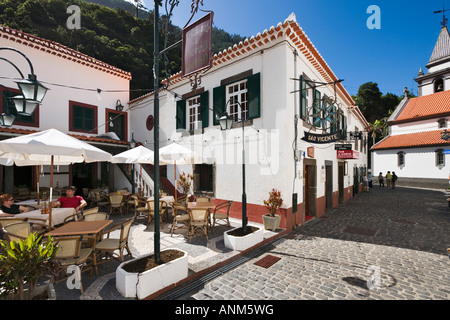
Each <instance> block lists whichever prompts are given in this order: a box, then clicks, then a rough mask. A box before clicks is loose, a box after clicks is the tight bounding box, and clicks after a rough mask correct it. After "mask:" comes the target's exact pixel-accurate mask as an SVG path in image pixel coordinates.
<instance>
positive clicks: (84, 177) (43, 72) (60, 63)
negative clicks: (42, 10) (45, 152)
mask: <svg viewBox="0 0 450 320" xmlns="http://www.w3.org/2000/svg"><path fill="white" fill-rule="evenodd" d="M0 47H9V48H13V49H15V50H18V51H20V52H21V53H23V54H24V55H25V56H26V57H27V58H28V59H29V60H30V61H31V63H32V66H33V68H34V73H35V74H36V76H37V80H38V81H40V82H41V83H42V84H43V85H44V86H46V87H47V88H48V89H49V90H48V91H47V93H46V95H45V97H44V99H43V101H42V103H41V105H39V106H38V107H37V108H36V110H35V111H34V113H33V115H32V116H21V115H19V114H17V112H16V110H15V107H14V105H13V104H11V103H10V102H8V101H9V100H8V98H9V97H11V96H15V95H17V94H18V93H20V91H19V90H18V87H17V84H16V83H15V81H17V80H18V79H20V78H21V76H20V74H19V72H18V70H20V72H21V73H23V75H24V77H25V78H26V77H27V75H28V74H29V73H30V66H29V64H28V63H27V61H26V59H25V58H24V57H23V56H21V55H20V54H18V53H17V52H14V51H12V50H2V51H0V56H1V57H2V61H0V63H1V65H2V67H1V69H0V70H1V77H2V78H1V79H0V84H1V86H0V90H1V92H0V94H1V97H0V114H1V113H8V114H13V115H14V116H16V119H15V121H14V123H13V125H12V126H11V127H1V128H0V139H7V138H11V137H13V136H17V135H21V134H28V133H32V132H36V131H41V130H46V129H49V128H55V129H58V130H59V131H62V132H64V133H67V134H70V135H72V136H74V137H76V138H78V139H80V140H83V141H85V142H87V143H90V144H93V145H95V146H96V147H98V148H101V149H103V150H105V151H107V152H110V153H112V154H116V153H119V152H122V151H125V150H127V149H128V148H129V142H128V141H129V140H130V139H131V135H130V131H131V130H130V126H129V121H130V119H129V116H128V111H127V108H126V107H125V108H124V109H123V110H121V108H119V107H118V106H119V105H126V103H127V102H128V100H129V88H130V87H129V86H130V80H131V74H130V73H129V72H126V71H123V70H121V69H118V68H116V67H113V66H111V65H108V64H106V63H104V62H101V61H99V60H96V59H94V58H92V57H89V56H87V55H84V54H82V53H80V52H78V51H75V50H73V49H70V48H68V47H65V46H63V45H61V44H59V43H56V42H53V41H50V40H46V39H42V38H39V37H36V36H33V35H30V34H26V33H24V32H21V31H18V30H14V29H11V28H8V27H5V26H2V25H0ZM6 60H9V61H11V62H12V64H14V65H15V66H16V67H17V69H18V70H17V69H16V68H14V66H13V65H12V64H11V63H7V61H6ZM0 171H1V172H0V175H1V178H2V179H1V181H2V184H1V186H0V188H1V190H0V191H2V192H10V193H11V192H13V187H14V186H16V187H17V186H19V185H26V186H27V187H29V188H31V189H34V188H35V181H34V180H35V179H36V178H35V176H36V173H35V171H36V168H35V167H34V166H30V167H17V166H11V167H7V166H5V167H2V168H1V170H0ZM39 171H40V173H44V175H43V176H41V177H40V185H41V186H42V187H45V186H49V174H45V173H48V172H49V168H45V167H44V168H40V169H39ZM67 185H76V186H77V187H78V188H79V189H80V190H81V188H82V187H83V188H93V187H96V186H100V185H109V186H110V188H115V187H128V188H129V187H130V183H129V182H128V180H127V179H126V178H125V177H124V176H123V174H122V173H121V172H120V169H119V168H118V167H117V166H116V165H112V164H109V163H91V164H73V165H70V166H60V167H58V170H57V172H56V173H55V176H54V186H59V187H64V186H67Z"/></svg>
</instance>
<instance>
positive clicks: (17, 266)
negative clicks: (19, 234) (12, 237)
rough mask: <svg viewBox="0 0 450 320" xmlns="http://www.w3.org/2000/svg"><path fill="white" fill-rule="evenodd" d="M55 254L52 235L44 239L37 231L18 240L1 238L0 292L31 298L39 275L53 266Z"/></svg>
mask: <svg viewBox="0 0 450 320" xmlns="http://www.w3.org/2000/svg"><path fill="white" fill-rule="evenodd" d="M55 254H56V247H55V245H54V244H53V241H52V240H51V238H49V239H48V241H45V242H42V241H41V237H37V236H36V234H35V233H31V234H30V235H29V236H28V237H27V238H26V239H24V240H22V239H21V240H19V241H18V242H16V241H7V240H2V241H0V296H1V297H2V298H8V297H11V298H12V299H18V300H25V299H29V300H31V299H32V298H33V297H34V296H35V295H36V292H37V290H35V289H36V284H37V283H38V281H39V278H40V277H41V276H42V275H44V274H45V273H46V272H47V271H51V270H53V266H54V263H53V259H54V257H55ZM49 284H50V283H49ZM27 291H28V293H27V294H25V293H26V292H27Z"/></svg>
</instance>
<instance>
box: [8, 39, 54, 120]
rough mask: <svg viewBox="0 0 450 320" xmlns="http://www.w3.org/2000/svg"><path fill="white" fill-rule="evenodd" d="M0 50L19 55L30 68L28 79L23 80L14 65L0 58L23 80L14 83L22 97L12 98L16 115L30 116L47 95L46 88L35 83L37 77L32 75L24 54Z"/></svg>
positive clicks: (10, 49)
mask: <svg viewBox="0 0 450 320" xmlns="http://www.w3.org/2000/svg"><path fill="white" fill-rule="evenodd" d="M0 50H9V51H13V52H16V53H18V54H20V55H21V56H22V57H24V58H25V60H26V61H27V62H28V65H29V66H30V71H31V73H30V74H28V79H25V78H24V76H23V73H22V72H21V71H20V69H19V68H18V67H17V66H16V65H15V64H14V63H12V62H11V61H10V60H8V59H5V58H0V60H3V61H6V62H8V63H9V64H11V65H12V66H13V67H14V68H15V69H16V70H17V71H18V72H19V74H20V76H21V77H22V78H23V79H22V80H19V81H15V82H16V83H17V85H18V87H19V89H20V92H21V93H22V95H21V96H16V97H14V98H13V100H14V105H15V107H16V109H17V113H19V114H23V115H26V116H30V115H32V114H33V112H34V110H35V109H36V107H37V106H38V105H39V104H40V103H41V102H42V100H43V99H44V96H45V94H46V93H47V90H48V88H46V87H45V86H44V85H43V84H42V83H40V82H39V81H37V77H36V75H35V74H34V69H33V65H32V64H31V61H30V59H28V57H27V56H26V55H25V54H24V53H22V52H21V51H19V50H17V49H14V48H9V47H0Z"/></svg>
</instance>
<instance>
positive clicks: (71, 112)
mask: <svg viewBox="0 0 450 320" xmlns="http://www.w3.org/2000/svg"><path fill="white" fill-rule="evenodd" d="M74 107H81V108H86V109H91V110H93V111H94V119H93V128H92V129H90V130H86V129H79V128H75V127H74ZM69 131H73V132H82V133H92V134H98V107H97V106H94V105H91V104H87V103H82V102H78V101H73V100H69Z"/></svg>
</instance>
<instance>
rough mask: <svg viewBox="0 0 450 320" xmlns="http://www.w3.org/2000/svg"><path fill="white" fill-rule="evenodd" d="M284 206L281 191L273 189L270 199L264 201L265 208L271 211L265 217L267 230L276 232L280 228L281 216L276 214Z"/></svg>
mask: <svg viewBox="0 0 450 320" xmlns="http://www.w3.org/2000/svg"><path fill="white" fill-rule="evenodd" d="M282 204H283V199H282V198H281V191H279V190H277V189H275V188H273V189H272V191H271V192H269V199H267V200H264V206H265V207H266V208H267V209H268V210H269V213H267V214H265V215H263V221H264V228H265V229H266V230H272V231H275V230H276V229H278V227H279V226H280V221H281V216H280V215H278V214H276V212H277V210H278V209H279V208H280V207H281V205H282Z"/></svg>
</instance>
